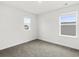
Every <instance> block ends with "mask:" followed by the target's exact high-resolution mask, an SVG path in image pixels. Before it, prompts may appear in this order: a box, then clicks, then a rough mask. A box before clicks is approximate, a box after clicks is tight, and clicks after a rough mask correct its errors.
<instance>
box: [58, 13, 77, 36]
mask: <svg viewBox="0 0 79 59" xmlns="http://www.w3.org/2000/svg"><path fill="white" fill-rule="evenodd" d="M76 21H77V13H76V12H71V13H66V14H63V15H61V16H59V35H63V36H68V37H76V36H77V32H76V29H77V26H76V25H77V22H76Z"/></svg>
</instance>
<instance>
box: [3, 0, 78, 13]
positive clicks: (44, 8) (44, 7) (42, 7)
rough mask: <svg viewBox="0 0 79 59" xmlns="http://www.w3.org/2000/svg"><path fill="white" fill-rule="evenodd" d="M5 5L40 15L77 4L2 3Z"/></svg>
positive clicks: (43, 2) (71, 2) (45, 2)
mask: <svg viewBox="0 0 79 59" xmlns="http://www.w3.org/2000/svg"><path fill="white" fill-rule="evenodd" d="M2 3H5V4H8V5H10V6H14V7H16V8H19V9H21V10H25V11H28V12H31V13H34V14H40V13H45V12H48V11H51V10H56V9H58V8H62V7H65V6H69V5H72V4H77V3H78V2H74V1H62V2H61V1H42V2H38V1H10V2H9V1H7V2H5V1H4V2H2ZM65 3H68V5H65Z"/></svg>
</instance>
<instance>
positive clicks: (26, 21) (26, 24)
mask: <svg viewBox="0 0 79 59" xmlns="http://www.w3.org/2000/svg"><path fill="white" fill-rule="evenodd" d="M30 26H31V18H29V17H25V18H24V29H25V30H30Z"/></svg>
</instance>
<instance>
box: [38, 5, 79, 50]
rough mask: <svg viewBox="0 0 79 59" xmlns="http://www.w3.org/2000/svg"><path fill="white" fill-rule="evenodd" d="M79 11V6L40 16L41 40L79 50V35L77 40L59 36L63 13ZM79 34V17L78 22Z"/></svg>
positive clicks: (78, 31) (78, 30)
mask: <svg viewBox="0 0 79 59" xmlns="http://www.w3.org/2000/svg"><path fill="white" fill-rule="evenodd" d="M72 11H79V5H72V6H70V7H65V8H61V9H58V10H55V11H51V12H47V13H45V14H42V15H40V16H39V39H42V40H45V41H49V42H52V43H56V44H60V45H63V46H67V47H71V48H75V49H79V34H78V37H77V38H71V37H63V36H59V18H58V17H59V16H60V15H61V14H63V13H67V12H72ZM78 16H79V14H78ZM77 23H78V25H77V28H78V29H77V33H79V17H78V20H77Z"/></svg>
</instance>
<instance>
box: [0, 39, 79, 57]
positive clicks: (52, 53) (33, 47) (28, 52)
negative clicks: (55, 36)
mask: <svg viewBox="0 0 79 59" xmlns="http://www.w3.org/2000/svg"><path fill="white" fill-rule="evenodd" d="M0 56H1V57H78V56H79V51H78V50H74V49H70V48H66V47H62V46H59V45H55V44H51V43H47V42H44V41H41V40H33V41H31V42H28V43H24V44H21V45H18V46H15V47H12V48H8V49H5V50H2V51H0Z"/></svg>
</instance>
